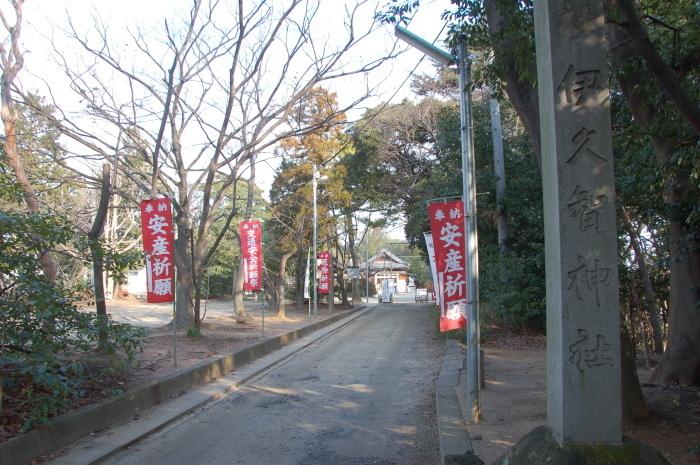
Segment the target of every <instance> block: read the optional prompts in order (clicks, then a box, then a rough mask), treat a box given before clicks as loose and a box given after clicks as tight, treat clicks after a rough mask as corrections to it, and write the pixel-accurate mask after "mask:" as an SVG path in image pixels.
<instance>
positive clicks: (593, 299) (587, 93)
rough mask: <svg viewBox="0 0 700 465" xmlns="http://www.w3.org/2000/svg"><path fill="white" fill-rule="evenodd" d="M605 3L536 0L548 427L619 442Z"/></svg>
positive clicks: (587, 439) (566, 439)
mask: <svg viewBox="0 0 700 465" xmlns="http://www.w3.org/2000/svg"><path fill="white" fill-rule="evenodd" d="M604 27H605V22H604V10H603V1H602V0H538V1H535V39H536V45H537V77H538V87H539V105H540V131H541V137H542V180H543V181H542V182H543V188H544V213H545V249H546V270H547V421H548V424H549V427H550V428H551V429H552V431H553V433H554V436H555V437H556V439H557V440H558V441H559V443H560V444H562V445H564V444H568V443H613V444H616V443H620V442H621V441H622V410H621V387H620V379H621V376H620V336H619V334H620V329H619V326H620V322H619V309H618V307H619V295H618V293H619V289H618V287H619V286H618V276H617V233H616V227H615V189H614V185H615V180H614V175H613V156H612V137H611V126H610V102H609V89H608V66H607V61H606V57H607V42H606V37H605V29H604Z"/></svg>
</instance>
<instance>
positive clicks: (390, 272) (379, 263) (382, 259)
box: [359, 249, 412, 292]
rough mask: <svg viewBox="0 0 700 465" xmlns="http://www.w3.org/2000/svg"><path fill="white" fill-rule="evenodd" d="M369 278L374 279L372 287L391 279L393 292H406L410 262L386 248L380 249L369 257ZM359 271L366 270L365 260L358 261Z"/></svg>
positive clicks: (379, 285) (380, 285) (380, 286)
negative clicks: (362, 261)
mask: <svg viewBox="0 0 700 465" xmlns="http://www.w3.org/2000/svg"><path fill="white" fill-rule="evenodd" d="M368 261H369V279H370V280H372V279H373V280H374V288H375V289H377V290H379V289H381V288H382V282H383V281H385V280H390V281H393V283H394V290H393V291H394V292H408V286H409V283H410V282H412V279H411V278H410V277H409V276H408V268H409V266H410V264H409V263H408V262H407V261H405V260H402V259H401V258H399V257H398V256H397V255H396V254H394V253H393V252H391V251H390V250H388V249H381V250H380V251H379V252H378V253H377V254H376V255H374V256H372V257H370V258H369V260H368ZM359 267H360V271H362V272H363V273H366V272H367V262H364V263H360V265H359Z"/></svg>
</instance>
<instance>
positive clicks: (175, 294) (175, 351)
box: [151, 197, 177, 370]
mask: <svg viewBox="0 0 700 465" xmlns="http://www.w3.org/2000/svg"><path fill="white" fill-rule="evenodd" d="M174 200H175V198H174V197H173V198H172V199H171V200H170V214H171V216H172V218H173V220H174V219H175V207H174V206H175V201H174ZM173 223H174V221H173ZM172 228H173V241H174V240H175V234H176V233H177V228H175V225H174V224H173V226H172ZM151 279H153V278H151ZM173 369H174V370H177V267H175V266H173Z"/></svg>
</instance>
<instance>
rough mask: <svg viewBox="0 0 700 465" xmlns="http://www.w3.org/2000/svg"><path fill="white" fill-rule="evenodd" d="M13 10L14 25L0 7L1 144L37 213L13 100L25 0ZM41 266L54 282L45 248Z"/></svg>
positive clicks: (52, 265) (20, 56)
mask: <svg viewBox="0 0 700 465" xmlns="http://www.w3.org/2000/svg"><path fill="white" fill-rule="evenodd" d="M9 3H10V5H11V6H12V10H11V11H12V12H13V13H14V16H15V22H14V24H12V23H11V19H10V18H8V15H7V13H6V11H5V10H4V9H0V20H2V25H3V26H4V28H5V30H6V31H7V33H8V35H9V36H8V37H7V38H6V39H5V40H3V41H2V42H0V62H1V64H2V74H1V75H0V117H1V118H2V124H3V128H4V130H5V138H4V140H3V145H4V148H5V156H6V158H7V161H8V163H9V165H10V167H11V168H12V170H13V171H14V173H15V178H16V181H17V184H19V186H20V187H21V188H22V192H23V194H24V201H25V203H26V204H27V210H29V212H30V213H39V211H40V206H39V202H38V200H37V198H36V195H35V193H34V188H33V186H32V185H31V183H30V181H29V178H28V176H27V171H26V169H25V163H24V160H23V158H22V157H21V156H20V154H19V151H18V150H17V108H16V106H15V103H14V100H13V99H12V87H13V85H14V83H15V79H16V78H17V74H18V73H19V72H20V71H21V70H22V67H23V66H24V55H23V53H22V49H21V48H20V37H21V32H22V7H23V6H24V0H10V1H9ZM41 269H42V270H43V272H44V275H45V276H46V279H48V280H49V281H50V282H52V283H53V282H55V281H56V269H57V267H56V262H55V261H54V259H53V258H52V257H51V255H50V254H49V252H48V251H47V252H46V253H44V254H43V255H42V256H41Z"/></svg>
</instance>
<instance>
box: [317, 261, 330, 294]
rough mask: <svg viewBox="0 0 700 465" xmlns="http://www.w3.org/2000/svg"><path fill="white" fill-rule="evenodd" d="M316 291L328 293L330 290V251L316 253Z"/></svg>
mask: <svg viewBox="0 0 700 465" xmlns="http://www.w3.org/2000/svg"><path fill="white" fill-rule="evenodd" d="M318 270H319V278H318V293H319V294H328V293H329V292H330V288H331V287H330V271H331V253H330V252H319V253H318Z"/></svg>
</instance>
